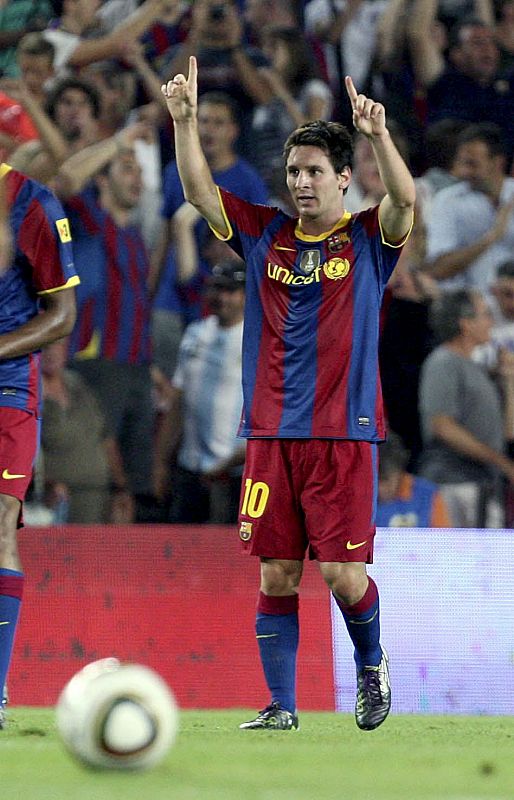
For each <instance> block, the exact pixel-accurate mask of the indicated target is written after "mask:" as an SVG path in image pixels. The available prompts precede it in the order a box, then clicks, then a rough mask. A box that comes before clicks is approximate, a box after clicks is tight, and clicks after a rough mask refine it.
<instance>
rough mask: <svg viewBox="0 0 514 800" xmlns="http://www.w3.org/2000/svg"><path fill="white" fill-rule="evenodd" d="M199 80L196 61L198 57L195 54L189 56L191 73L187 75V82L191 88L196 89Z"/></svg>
mask: <svg viewBox="0 0 514 800" xmlns="http://www.w3.org/2000/svg"><path fill="white" fill-rule="evenodd" d="M197 82H198V66H197V63H196V58H195V57H194V56H189V74H188V76H187V84H188V86H189V88H190V89H194V90H195V91H196V88H197Z"/></svg>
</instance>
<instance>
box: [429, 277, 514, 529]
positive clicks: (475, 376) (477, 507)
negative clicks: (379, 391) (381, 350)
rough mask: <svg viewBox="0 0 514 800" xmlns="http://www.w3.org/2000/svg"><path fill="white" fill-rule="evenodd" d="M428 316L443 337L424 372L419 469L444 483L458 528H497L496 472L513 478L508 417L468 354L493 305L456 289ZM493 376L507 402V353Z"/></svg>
mask: <svg viewBox="0 0 514 800" xmlns="http://www.w3.org/2000/svg"><path fill="white" fill-rule="evenodd" d="M431 317H432V318H431V321H432V326H433V328H434V332H435V334H436V335H437V336H438V338H439V340H440V342H441V344H440V346H439V347H437V348H436V349H435V350H434V351H433V352H432V353H431V354H430V355H429V356H428V358H427V359H426V361H425V363H424V364H423V368H422V371H421V382H420V414H421V424H422V433H423V440H424V445H425V447H424V451H423V454H422V459H421V468H420V472H421V474H422V475H423V476H424V477H425V478H428V479H429V480H432V481H434V482H435V483H438V484H439V485H440V486H441V493H442V495H443V498H444V500H445V501H446V504H447V506H448V510H449V513H450V517H451V521H452V524H453V525H454V526H455V527H461V528H462V527H464V528H466V527H490V528H496V527H501V526H502V524H503V507H502V497H501V486H502V481H501V478H502V475H503V476H505V478H506V479H507V480H508V481H510V482H511V483H514V462H513V461H511V460H510V459H509V458H508V457H507V456H506V455H505V454H504V446H505V432H506V431H505V424H506V420H504V418H503V412H502V405H501V399H500V392H499V390H498V387H497V385H496V383H495V382H494V381H493V379H492V378H491V377H490V376H489V375H488V373H487V372H486V371H485V370H484V369H483V368H482V367H481V366H480V365H478V364H476V363H475V362H474V361H473V360H472V357H471V354H472V352H473V350H474V348H475V347H477V346H478V345H483V344H485V343H486V342H488V341H489V338H490V335H491V328H492V316H491V312H490V310H489V307H488V305H487V303H486V301H485V299H484V298H483V297H482V295H481V294H480V293H479V292H477V291H475V290H470V289H459V290H456V291H452V292H447V293H445V294H443V295H441V297H439V298H438V299H437V300H436V301H435V302H434V304H433V306H432V311H431ZM498 379H499V380H500V381H501V383H502V393H503V398H504V402H505V407H506V408H507V407H509V406H510V403H511V402H512V398H513V397H514V369H513V367H512V360H511V359H510V358H508V357H507V354H505V358H504V359H502V360H501V361H500V362H499V365H498Z"/></svg>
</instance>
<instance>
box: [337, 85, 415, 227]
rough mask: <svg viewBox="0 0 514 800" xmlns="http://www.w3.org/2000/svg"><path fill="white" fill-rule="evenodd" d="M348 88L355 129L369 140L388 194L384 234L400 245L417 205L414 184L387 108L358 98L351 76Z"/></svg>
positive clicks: (383, 212)
mask: <svg viewBox="0 0 514 800" xmlns="http://www.w3.org/2000/svg"><path fill="white" fill-rule="evenodd" d="M345 84H346V91H347V93H348V97H349V98H350V102H351V104H352V110H353V124H354V127H355V129H356V130H357V131H359V133H362V134H364V136H367V137H368V139H369V140H370V142H371V146H372V147H373V152H374V154H375V158H376V161H377V165H378V170H379V172H380V177H381V178H382V182H383V184H384V186H385V188H386V191H387V194H386V196H385V197H384V198H383V200H382V202H381V203H380V222H381V225H382V230H383V232H384V235H385V237H386V239H387V241H388V242H390V243H395V242H399V241H400V240H401V239H403V238H404V237H405V236H406V235H407V234H408V233H409V231H410V229H411V227H412V219H413V210H414V203H415V201H416V190H415V186H414V180H413V178H412V175H411V174H410V172H409V170H408V168H407V165H406V164H405V162H404V160H403V158H402V157H401V155H400V154H399V152H398V150H397V149H396V145H395V144H394V142H393V140H392V139H391V136H390V134H389V131H388V130H387V127H386V119H385V109H384V106H383V105H382V104H381V103H375V101H374V100H371V99H370V98H369V97H366V95H364V94H357V90H356V89H355V86H354V85H353V81H352V79H351V78H350V77H349V76H347V77H346V78H345Z"/></svg>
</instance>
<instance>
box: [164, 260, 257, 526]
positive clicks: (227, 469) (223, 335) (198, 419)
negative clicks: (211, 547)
mask: <svg viewBox="0 0 514 800" xmlns="http://www.w3.org/2000/svg"><path fill="white" fill-rule="evenodd" d="M206 291H207V299H208V303H209V305H210V308H211V310H212V314H211V315H210V316H208V317H206V318H205V319H203V320H200V321H199V322H194V323H192V324H191V325H189V327H188V328H187V329H186V332H185V334H184V338H183V340H182V343H181V345H180V352H179V360H178V366H177V369H176V372H175V375H174V377H173V383H172V397H171V407H170V412H169V415H168V418H167V421H166V425H165V426H163V428H162V430H161V435H160V442H159V445H158V452H159V473H158V474H159V488H158V495H159V496H161V497H164V496H165V495H166V494H168V495H170V496H171V510H170V521H171V522H180V523H203V522H213V523H235V522H236V520H237V512H238V507H239V495H240V489H241V474H242V467H243V463H244V458H245V442H244V441H243V440H241V439H238V438H237V432H238V429H239V422H240V416H241V409H242V406H243V394H242V374H241V342H242V336H243V314H244V302H245V266H244V263H243V262H242V261H241V260H240V259H235V258H234V257H233V258H231V259H230V260H226V261H222V262H220V263H219V264H217V265H215V266H214V268H213V270H212V275H211V277H210V278H209V279H208V281H207V284H206ZM175 456H176V466H175V468H174V469H173V471H172V472H171V476H170V466H171V464H172V460H173V458H174V457H175Z"/></svg>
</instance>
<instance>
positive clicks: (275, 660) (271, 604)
mask: <svg viewBox="0 0 514 800" xmlns="http://www.w3.org/2000/svg"><path fill="white" fill-rule="evenodd" d="M270 612H271V613H270ZM255 631H256V634H257V643H258V645H259V653H260V656H261V663H262V667H263V670H264V676H265V678H266V683H267V684H268V688H269V690H270V692H271V700H272V702H274V703H275V702H276V703H280V705H281V706H282V708H285V709H286V710H287V711H291V712H294V711H296V653H297V651H298V640H299V626H298V595H296V594H295V595H288V596H287V597H270V596H269V595H265V594H263V592H261V593H260V596H259V603H258V606H257V619H256V623H255Z"/></svg>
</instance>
